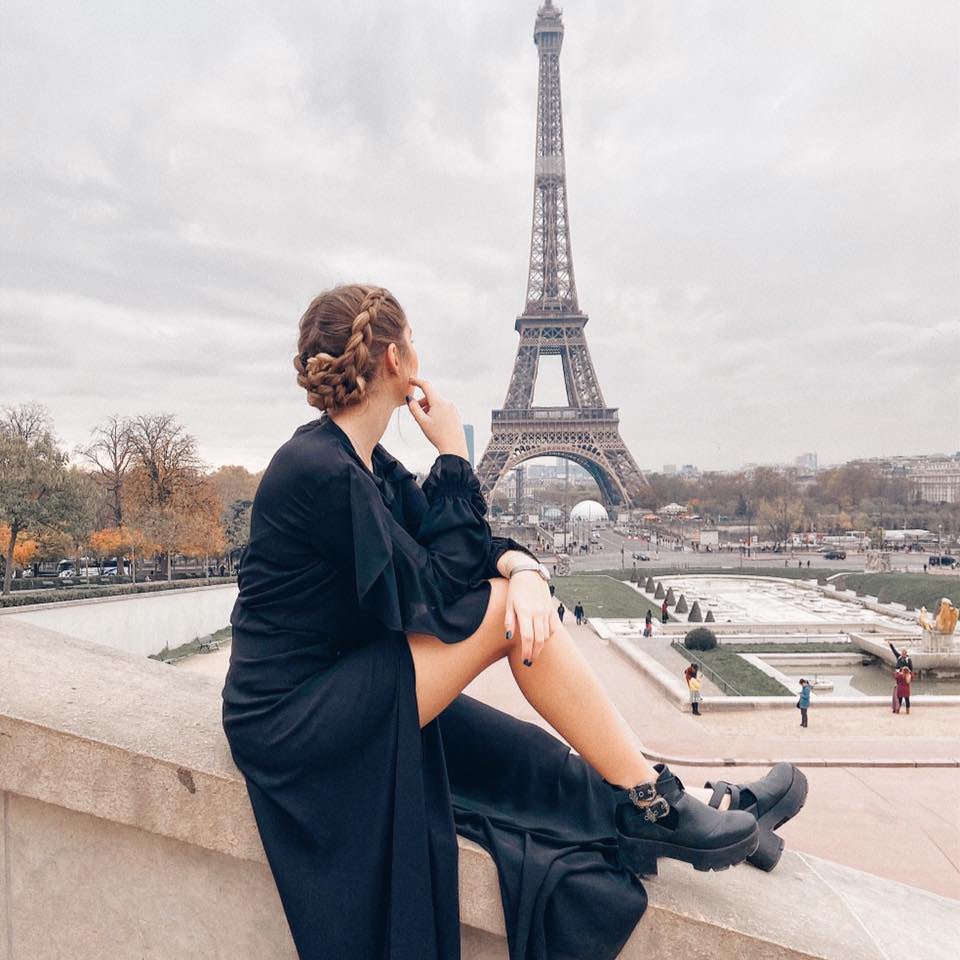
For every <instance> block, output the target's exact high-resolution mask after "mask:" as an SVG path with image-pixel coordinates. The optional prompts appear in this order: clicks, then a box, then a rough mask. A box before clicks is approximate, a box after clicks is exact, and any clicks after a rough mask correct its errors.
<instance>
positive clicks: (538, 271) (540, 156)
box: [523, 0, 579, 316]
mask: <svg viewBox="0 0 960 960" xmlns="http://www.w3.org/2000/svg"><path fill="white" fill-rule="evenodd" d="M533 42H534V43H535V44H536V45H537V49H538V51H539V55H540V80H539V86H538V92H537V153H536V168H535V173H534V181H533V227H532V230H531V233H530V267H529V271H528V274H527V302H526V307H525V309H524V311H523V316H542V315H544V314H547V315H551V316H556V315H557V314H558V313H562V314H578V313H579V307H578V306H577V287H576V284H575V282H574V279H573V253H572V251H571V249H570V223H569V219H568V213H567V175H566V168H565V165H564V160H563V113H562V110H561V104H560V47H561V46H562V45H563V19H562V11H561V10H560V9H559V8H558V7H555V6H554V5H553V3H552V2H551V0H545V2H544V4H543V5H542V6H541V7H540V9H539V10H538V11H537V21H536V25H535V26H534V29H533Z"/></svg>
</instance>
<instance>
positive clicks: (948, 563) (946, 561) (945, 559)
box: [927, 553, 957, 567]
mask: <svg viewBox="0 0 960 960" xmlns="http://www.w3.org/2000/svg"><path fill="white" fill-rule="evenodd" d="M927 563H928V564H930V566H931V567H955V566H956V565H957V558H956V557H951V556H949V555H948V554H946V553H941V554H934V555H933V556H931V557H928V558H927Z"/></svg>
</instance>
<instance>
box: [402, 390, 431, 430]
mask: <svg viewBox="0 0 960 960" xmlns="http://www.w3.org/2000/svg"><path fill="white" fill-rule="evenodd" d="M407 409H408V410H409V411H410V415H411V416H412V417H413V419H414V420H416V421H417V423H419V424H420V426H421V427H422V426H424V424H426V423H427V420H428V418H427V412H426V410H424V409H423V406H422V404H421V403H420V401H419V400H416V399H415V398H414V397H409V398H408V400H407Z"/></svg>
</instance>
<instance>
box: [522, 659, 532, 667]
mask: <svg viewBox="0 0 960 960" xmlns="http://www.w3.org/2000/svg"><path fill="white" fill-rule="evenodd" d="M523 665H524V666H525V667H532V666H533V661H532V660H524V661H523Z"/></svg>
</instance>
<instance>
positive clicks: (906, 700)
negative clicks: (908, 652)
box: [893, 666, 913, 714]
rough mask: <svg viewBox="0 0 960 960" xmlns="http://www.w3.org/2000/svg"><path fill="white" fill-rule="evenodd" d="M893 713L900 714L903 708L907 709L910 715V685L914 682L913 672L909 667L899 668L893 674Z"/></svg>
mask: <svg viewBox="0 0 960 960" xmlns="http://www.w3.org/2000/svg"><path fill="white" fill-rule="evenodd" d="M893 682H894V688H893V712H894V713H899V712H900V708H901V707H906V710H907V713H908V714H909V713H910V684H911V683H912V682H913V671H912V670H911V669H910V668H909V667H907V666H903V667H899V668H898V669H897V670H896V671H895V672H894V674H893Z"/></svg>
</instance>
